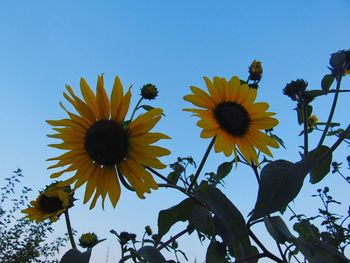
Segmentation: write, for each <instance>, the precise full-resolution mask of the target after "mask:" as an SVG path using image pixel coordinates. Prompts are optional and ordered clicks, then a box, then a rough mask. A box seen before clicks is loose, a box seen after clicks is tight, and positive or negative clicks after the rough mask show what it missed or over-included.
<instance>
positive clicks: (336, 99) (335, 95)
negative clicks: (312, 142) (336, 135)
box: [316, 76, 342, 153]
mask: <svg viewBox="0 0 350 263" xmlns="http://www.w3.org/2000/svg"><path fill="white" fill-rule="evenodd" d="M341 80H342V76H340V77H339V80H337V87H336V90H335V94H334V98H333V103H332V107H331V110H330V112H329V116H328V120H327V122H326V127H325V129H324V130H323V133H322V136H321V139H320V141H319V143H318V145H317V149H320V147H321V145H322V143H323V141H324V139H325V138H326V135H327V132H328V129H329V126H330V124H331V122H332V118H333V114H334V111H335V106H336V105H337V101H338V95H339V89H340V84H341ZM317 152H318V150H316V153H317Z"/></svg>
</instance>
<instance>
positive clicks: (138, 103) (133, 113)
mask: <svg viewBox="0 0 350 263" xmlns="http://www.w3.org/2000/svg"><path fill="white" fill-rule="evenodd" d="M142 100H143V97H141V99H139V101H138V102H137V103H136V106H135V108H134V110H133V112H132V114H131V117H130V121H132V118H133V117H134V115H135V112H136V110H137V109H138V107H139V106H140V104H141V102H142Z"/></svg>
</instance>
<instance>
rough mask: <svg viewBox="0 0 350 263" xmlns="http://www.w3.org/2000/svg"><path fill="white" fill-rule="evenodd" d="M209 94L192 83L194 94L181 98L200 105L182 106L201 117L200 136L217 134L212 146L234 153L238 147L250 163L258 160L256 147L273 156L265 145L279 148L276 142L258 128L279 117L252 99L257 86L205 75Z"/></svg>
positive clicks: (270, 124)
mask: <svg viewBox="0 0 350 263" xmlns="http://www.w3.org/2000/svg"><path fill="white" fill-rule="evenodd" d="M204 80H205V83H206V85H207V88H208V91H209V94H208V93H206V92H204V91H203V90H201V89H199V88H197V87H193V86H191V87H190V88H191V90H192V92H193V94H190V95H186V96H185V97H184V99H185V100H186V101H188V102H191V103H192V104H194V105H195V106H198V107H200V108H201V109H184V110H185V111H190V112H193V113H194V115H195V116H198V117H199V118H200V120H199V121H198V122H197V125H198V126H199V127H200V128H202V129H203V130H202V132H201V137H202V138H211V137H214V136H216V140H215V144H214V149H215V151H216V152H223V153H224V154H225V155H226V156H230V155H231V154H232V152H233V153H234V155H235V157H237V150H239V151H240V153H241V154H242V155H243V156H244V158H245V159H246V160H247V162H249V163H250V164H252V162H253V163H255V164H259V162H258V156H257V153H256V149H257V150H259V151H261V152H263V153H265V154H267V155H270V156H272V153H271V151H270V150H269V148H268V146H270V147H274V148H278V147H279V145H278V143H277V142H276V141H275V140H274V139H273V138H271V137H270V136H268V135H266V134H265V133H264V132H262V131H261V130H264V129H271V128H272V127H274V126H276V125H277V124H278V121H277V120H276V119H275V118H272V117H271V116H273V115H275V113H272V112H266V110H267V109H268V108H269V104H267V103H266V102H255V99H256V96H257V90H256V89H249V87H248V85H246V84H244V85H241V83H240V80H239V78H237V77H233V78H231V80H229V81H227V80H226V79H224V78H219V77H214V81H213V82H212V81H211V80H209V79H208V78H207V77H204Z"/></svg>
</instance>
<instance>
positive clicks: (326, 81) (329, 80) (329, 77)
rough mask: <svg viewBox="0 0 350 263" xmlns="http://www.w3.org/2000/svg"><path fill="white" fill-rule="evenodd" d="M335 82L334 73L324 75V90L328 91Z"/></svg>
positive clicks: (322, 82) (322, 83) (322, 85)
mask: <svg viewBox="0 0 350 263" xmlns="http://www.w3.org/2000/svg"><path fill="white" fill-rule="evenodd" d="M333 82H334V76H333V75H332V74H327V75H324V77H323V79H322V81H321V87H322V90H324V91H328V90H329V88H330V87H331V86H332V84H333Z"/></svg>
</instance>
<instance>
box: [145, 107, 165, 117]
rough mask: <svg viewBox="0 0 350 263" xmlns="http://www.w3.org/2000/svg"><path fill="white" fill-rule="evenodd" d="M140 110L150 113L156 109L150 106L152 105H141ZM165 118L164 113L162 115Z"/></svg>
mask: <svg viewBox="0 0 350 263" xmlns="http://www.w3.org/2000/svg"><path fill="white" fill-rule="evenodd" d="M140 108H142V109H144V110H146V111H150V110H153V109H154V107H152V106H150V105H141V106H140ZM162 115H163V116H165V114H164V113H162Z"/></svg>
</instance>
